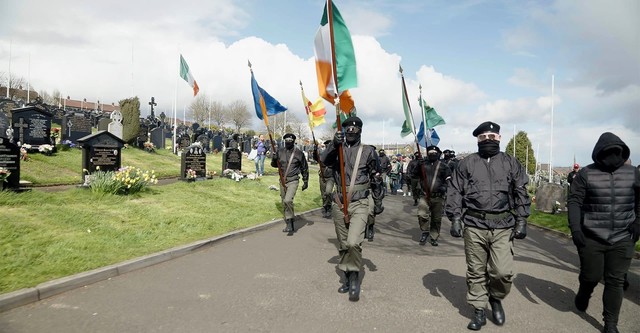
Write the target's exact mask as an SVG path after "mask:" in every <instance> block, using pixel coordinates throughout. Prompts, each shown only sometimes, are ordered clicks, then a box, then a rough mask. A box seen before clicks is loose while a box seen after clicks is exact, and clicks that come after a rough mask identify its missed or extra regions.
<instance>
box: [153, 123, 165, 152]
mask: <svg viewBox="0 0 640 333" xmlns="http://www.w3.org/2000/svg"><path fill="white" fill-rule="evenodd" d="M151 143H153V145H154V146H155V147H156V149H164V147H165V144H164V128H162V127H156V128H154V129H152V130H151Z"/></svg>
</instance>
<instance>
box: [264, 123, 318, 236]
mask: <svg viewBox="0 0 640 333" xmlns="http://www.w3.org/2000/svg"><path fill="white" fill-rule="evenodd" d="M282 138H283V140H284V149H278V151H276V152H275V154H274V155H273V157H272V158H271V166H272V167H274V168H279V169H280V170H279V171H278V172H279V173H280V174H282V177H283V178H284V183H285V184H284V186H282V185H283V184H282V182H280V198H281V199H282V206H283V208H284V218H285V223H286V227H285V228H284V230H282V231H283V232H288V233H289V235H292V234H293V233H294V232H295V231H296V229H295V226H294V224H293V219H294V218H295V214H294V211H293V198H294V197H295V196H296V192H297V191H298V184H299V183H300V176H301V175H302V190H303V191H304V190H306V189H307V187H309V165H308V164H307V159H306V158H305V156H304V154H303V153H302V151H301V150H300V149H298V148H296V146H295V142H296V136H295V135H294V134H292V133H287V134H285V135H284V136H283V137H282Z"/></svg>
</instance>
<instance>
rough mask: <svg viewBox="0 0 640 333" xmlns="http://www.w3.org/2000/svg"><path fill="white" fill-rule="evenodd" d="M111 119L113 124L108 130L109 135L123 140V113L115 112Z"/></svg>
mask: <svg viewBox="0 0 640 333" xmlns="http://www.w3.org/2000/svg"><path fill="white" fill-rule="evenodd" d="M109 118H111V122H110V123H109V126H108V128H107V130H108V131H109V133H111V134H113V135H115V136H116V137H118V138H119V139H122V113H120V111H118V110H116V111H113V112H111V115H110V116H109Z"/></svg>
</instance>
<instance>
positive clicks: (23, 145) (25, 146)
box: [20, 143, 31, 150]
mask: <svg viewBox="0 0 640 333" xmlns="http://www.w3.org/2000/svg"><path fill="white" fill-rule="evenodd" d="M20 148H24V149H26V150H29V149H31V145H30V144H28V143H23V144H22V146H20Z"/></svg>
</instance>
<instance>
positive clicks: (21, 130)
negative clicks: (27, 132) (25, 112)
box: [13, 118, 29, 143]
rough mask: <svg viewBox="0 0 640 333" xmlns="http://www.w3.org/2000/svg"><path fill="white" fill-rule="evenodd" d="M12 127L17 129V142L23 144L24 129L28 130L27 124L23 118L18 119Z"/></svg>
mask: <svg viewBox="0 0 640 333" xmlns="http://www.w3.org/2000/svg"><path fill="white" fill-rule="evenodd" d="M13 127H17V128H18V140H19V141H20V142H22V143H24V129H25V128H29V124H27V123H25V122H24V118H20V122H18V123H17V124H13Z"/></svg>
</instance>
